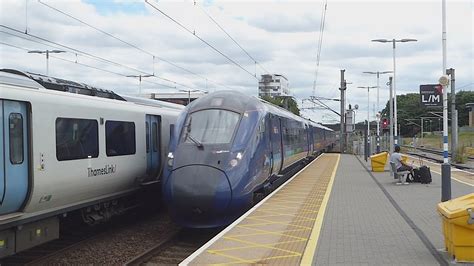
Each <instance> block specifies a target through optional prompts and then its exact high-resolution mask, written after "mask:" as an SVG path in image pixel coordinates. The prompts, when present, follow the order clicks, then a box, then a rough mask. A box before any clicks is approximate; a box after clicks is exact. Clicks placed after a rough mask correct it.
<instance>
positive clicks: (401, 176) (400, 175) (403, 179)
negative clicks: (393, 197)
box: [390, 162, 410, 185]
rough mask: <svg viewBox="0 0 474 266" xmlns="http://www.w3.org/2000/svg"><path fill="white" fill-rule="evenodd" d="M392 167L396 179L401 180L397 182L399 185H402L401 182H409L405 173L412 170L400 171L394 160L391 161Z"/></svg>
mask: <svg viewBox="0 0 474 266" xmlns="http://www.w3.org/2000/svg"><path fill="white" fill-rule="evenodd" d="M390 168H391V169H392V172H393V177H394V178H395V179H398V180H399V182H398V183H397V184H398V185H400V184H408V183H407V181H406V176H405V175H408V173H410V171H400V172H397V168H396V166H395V163H394V162H390Z"/></svg>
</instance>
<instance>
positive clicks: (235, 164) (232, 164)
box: [229, 159, 239, 167]
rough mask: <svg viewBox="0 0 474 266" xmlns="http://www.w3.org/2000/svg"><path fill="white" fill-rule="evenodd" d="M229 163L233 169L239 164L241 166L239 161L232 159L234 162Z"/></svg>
mask: <svg viewBox="0 0 474 266" xmlns="http://www.w3.org/2000/svg"><path fill="white" fill-rule="evenodd" d="M229 163H230V166H231V167H235V166H237V164H239V161H237V159H232V160H230V162H229Z"/></svg>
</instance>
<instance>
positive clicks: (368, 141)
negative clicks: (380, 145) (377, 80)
mask: <svg viewBox="0 0 474 266" xmlns="http://www.w3.org/2000/svg"><path fill="white" fill-rule="evenodd" d="M357 88H360V89H367V145H368V149H367V150H368V152H367V153H368V154H370V151H369V150H370V89H373V88H377V86H365V87H363V86H359V87H357Z"/></svg>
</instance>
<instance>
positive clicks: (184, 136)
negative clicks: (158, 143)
mask: <svg viewBox="0 0 474 266" xmlns="http://www.w3.org/2000/svg"><path fill="white" fill-rule="evenodd" d="M239 118H240V114H238V113H236V112H232V111H228V110H222V109H208V110H202V111H197V112H194V113H191V114H190V115H189V116H188V118H187V120H186V123H185V126H184V128H183V131H182V132H181V141H180V142H181V143H182V142H186V143H195V144H197V145H202V144H226V143H230V142H231V140H232V137H233V136H234V131H235V129H236V128H237V124H238V122H239Z"/></svg>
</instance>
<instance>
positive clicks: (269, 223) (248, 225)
mask: <svg viewBox="0 0 474 266" xmlns="http://www.w3.org/2000/svg"><path fill="white" fill-rule="evenodd" d="M272 224H281V225H287V226H293V227H297V228H303V229H307V230H311V229H313V228H311V227H308V226H300V225H294V224H288V223H283V222H266V223H255V224H241V225H238V227H245V228H252V226H261V225H272Z"/></svg>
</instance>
